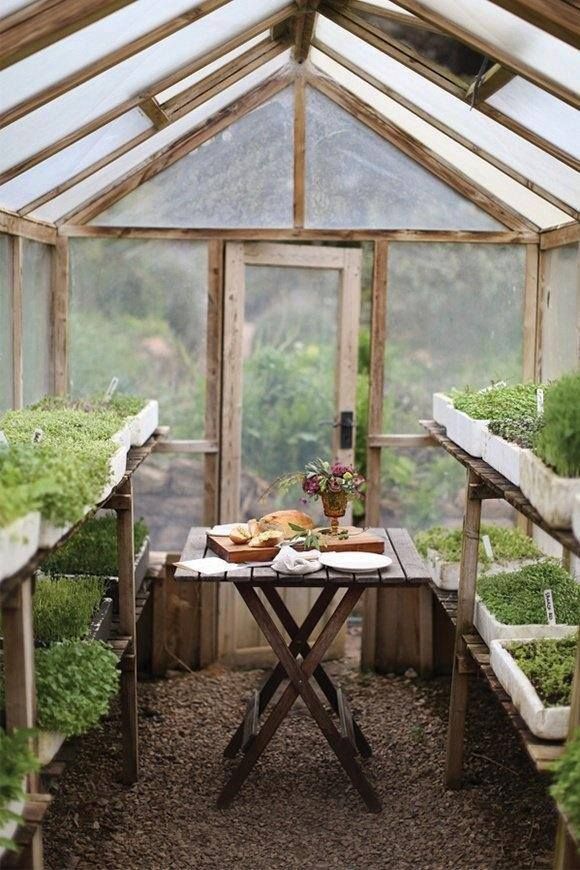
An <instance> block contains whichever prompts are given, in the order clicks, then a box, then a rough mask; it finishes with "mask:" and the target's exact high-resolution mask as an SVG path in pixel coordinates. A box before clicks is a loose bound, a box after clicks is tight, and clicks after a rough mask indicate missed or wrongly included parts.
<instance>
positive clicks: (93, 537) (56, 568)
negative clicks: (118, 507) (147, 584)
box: [42, 514, 149, 577]
mask: <svg viewBox="0 0 580 870" xmlns="http://www.w3.org/2000/svg"><path fill="white" fill-rule="evenodd" d="M133 534H134V537H135V552H136V553H138V552H139V550H140V549H141V547H142V546H143V542H144V541H145V538H146V537H147V536H148V535H149V529H148V528H147V526H146V524H145V523H144V522H143V520H138V522H136V523H135V525H134V527H133ZM42 570H43V571H44V572H45V573H47V574H96V575H100V576H103V577H116V576H117V520H116V517H115V516H113V515H112V514H106V515H104V516H100V517H92V518H91V519H90V520H87V521H86V523H84V525H83V526H82V527H81V528H80V529H79V530H78V532H77V533H76V534H75V535H73V536H72V537H71V538H70V539H69V540H68V541H67V542H66V543H65V544H64V545H63V546H62V547H59V548H58V549H57V550H54V551H53V552H52V553H51V554H50V556H49V557H48V558H47V559H45V560H44V562H43V563H42Z"/></svg>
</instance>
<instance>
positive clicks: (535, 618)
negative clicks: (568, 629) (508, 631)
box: [477, 559, 580, 625]
mask: <svg viewBox="0 0 580 870" xmlns="http://www.w3.org/2000/svg"><path fill="white" fill-rule="evenodd" d="M546 589H551V590H552V595H553V599H554V610H555V612H556V620H557V622H558V623H559V624H561V625H578V624H579V623H580V584H578V583H575V582H574V580H573V579H572V577H571V576H570V575H569V574H568V572H567V571H565V570H564V569H563V568H562V567H561V566H560V565H558V563H557V562H555V561H554V560H551V559H547V560H545V561H543V562H537V563H535V564H533V565H526V566H525V567H524V568H522V569H521V570H520V571H511V572H506V573H503V574H494V575H493V576H488V575H483V576H481V577H480V578H479V579H478V581H477V592H478V594H479V596H480V598H481V600H482V601H483V603H484V604H485V606H486V607H487V609H488V610H489V611H490V612H491V613H493V614H494V616H495V617H496V619H497V620H499V622H502V623H504V624H505V625H546V623H547V618H546V606H545V603H544V591H545V590H546Z"/></svg>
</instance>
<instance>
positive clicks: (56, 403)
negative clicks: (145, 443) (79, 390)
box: [30, 393, 147, 422]
mask: <svg viewBox="0 0 580 870" xmlns="http://www.w3.org/2000/svg"><path fill="white" fill-rule="evenodd" d="M146 404H147V400H146V399H142V398H140V397H139V396H124V395H121V394H119V393H115V394H114V395H113V397H112V398H111V399H110V400H109V401H105V399H104V397H103V396H88V397H87V398H77V399H75V398H72V397H71V396H45V397H44V398H43V399H41V400H40V401H39V402H37V403H36V404H35V405H32V406H31V408H30V410H33V411H59V410H74V411H83V412H84V413H85V414H114V415H115V416H116V419H117V420H118V421H119V422H122V421H123V420H126V419H127V417H134V416H135V415H136V414H138V413H139V411H141V410H142V408H144V407H145V405H146Z"/></svg>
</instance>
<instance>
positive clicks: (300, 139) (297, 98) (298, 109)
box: [293, 75, 306, 227]
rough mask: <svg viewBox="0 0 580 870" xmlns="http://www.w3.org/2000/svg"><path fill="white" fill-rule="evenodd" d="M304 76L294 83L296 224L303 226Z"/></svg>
mask: <svg viewBox="0 0 580 870" xmlns="http://www.w3.org/2000/svg"><path fill="white" fill-rule="evenodd" d="M305 91H306V86H305V81H304V76H302V75H301V76H297V78H296V81H295V83H294V206H293V208H294V226H295V227H303V226H304V217H305V213H306V178H305V174H306V106H305Z"/></svg>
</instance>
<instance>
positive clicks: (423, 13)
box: [395, 0, 580, 108]
mask: <svg viewBox="0 0 580 870" xmlns="http://www.w3.org/2000/svg"><path fill="white" fill-rule="evenodd" d="M395 2H396V3H397V4H398V5H399V6H402V7H403V9H407V10H408V11H409V12H412V13H413V14H414V15H416V16H417V17H418V18H422V19H424V20H425V21H429V22H431V23H432V24H435V25H436V26H437V27H439V28H440V30H442V31H443V32H444V33H447V34H449V36H452V37H454V39H458V40H459V41H460V42H463V43H465V45H469V46H471V48H474V49H475V50H476V51H479V52H481V53H482V54H485V55H488V56H489V57H492V58H493V59H494V60H495V61H497V62H498V63H501V64H502V66H505V67H506V68H507V69H509V70H511V71H512V72H514V73H516V74H517V75H520V76H522V78H525V79H527V80H528V81H530V82H532V84H535V85H537V86H538V87H540V88H543V89H544V90H545V91H548V93H550V94H553V95H554V96H555V97H558V98H559V99H561V100H564V101H565V102H567V103H569V104H570V105H571V106H574V107H576V108H578V107H580V95H579V94H578V92H577V91H575V90H574V89H573V86H574V83H571V87H567V86H565V85H563V84H562V83H561V82H557V81H555V80H553V79H551V78H549V77H548V76H546V75H544V74H543V73H541V72H539V71H538V70H537V69H534V67H532V66H530V65H529V64H527V63H525V62H524V61H522V60H520V59H519V58H517V57H515V56H514V55H512V54H510V53H509V52H508V51H505V50H504V49H503V48H500V47H498V46H497V45H494V44H493V43H492V42H490V41H489V40H488V39H486V38H485V36H479V35H477V34H476V33H474V32H473V31H471V30H468V29H467V28H465V27H463V26H462V25H460V24H457V23H456V22H454V21H452V20H451V19H449V18H446V17H445V16H444V15H443V14H442V13H441V12H439V11H438V10H435V9H433V8H431V7H430V6H427V5H425V3H424V2H423V0H395Z"/></svg>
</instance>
